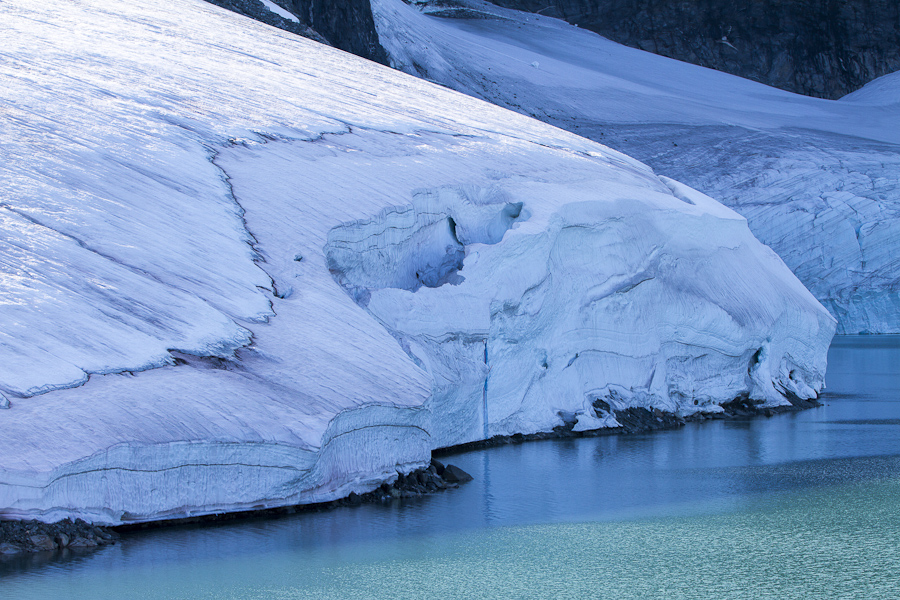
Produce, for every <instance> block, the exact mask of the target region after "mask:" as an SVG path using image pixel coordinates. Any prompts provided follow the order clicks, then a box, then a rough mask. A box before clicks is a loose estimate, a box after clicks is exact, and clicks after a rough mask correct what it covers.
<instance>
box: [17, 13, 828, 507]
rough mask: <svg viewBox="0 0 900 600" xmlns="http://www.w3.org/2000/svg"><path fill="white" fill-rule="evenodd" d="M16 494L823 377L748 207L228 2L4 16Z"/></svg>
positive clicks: (365, 470) (366, 447) (27, 497)
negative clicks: (245, 13) (268, 22)
mask: <svg viewBox="0 0 900 600" xmlns="http://www.w3.org/2000/svg"><path fill="white" fill-rule="evenodd" d="M0 25H2V28H3V30H4V32H5V36H4V39H5V42H4V44H3V47H2V48H0V55H2V57H3V60H2V61H0V81H2V85H0V90H2V91H0V94H2V97H3V102H4V107H5V108H4V113H3V114H2V116H0V119H2V123H3V128H2V129H0V139H2V148H3V161H2V163H0V189H2V196H0V219H2V223H3V226H2V228H0V235H2V237H0V246H2V253H0V281H2V283H3V288H2V295H0V408H4V410H0V516H2V517H4V518H39V519H43V520H56V519H60V518H63V517H67V516H73V517H75V516H80V517H83V518H86V519H89V520H93V521H95V522H100V523H121V522H138V521H146V520H154V519H162V518H175V517H184V516H189V515H198V514H209V513H217V512H224V511H234V510H244V509H252V508H262V507H271V506H280V505H289V504H297V503H306V502H315V501H324V500H329V499H333V498H336V497H340V496H343V495H346V494H347V493H349V492H351V491H357V492H359V491H363V490H367V489H371V488H372V487H374V486H375V485H377V484H378V483H379V482H381V481H384V480H386V479H390V478H391V477H393V476H396V472H397V471H398V470H401V471H402V470H410V469H412V468H414V467H415V466H418V465H422V464H424V463H425V462H426V461H427V460H428V458H429V454H430V451H431V450H432V449H434V448H437V447H442V446H448V445H452V444H458V443H462V442H467V441H472V440H479V439H484V438H486V437H490V436H494V435H498V434H511V433H530V432H537V431H548V430H550V429H552V428H553V427H556V426H564V425H565V426H571V427H574V428H576V429H578V430H584V429H592V428H599V427H608V426H614V425H615V419H614V418H613V417H612V416H611V415H610V414H606V413H605V412H604V411H602V410H599V409H597V408H595V401H596V400H603V401H604V402H606V404H607V405H608V406H611V407H625V406H644V407H654V408H659V409H661V410H666V411H671V412H681V413H690V412H693V411H698V410H702V411H707V412H708V411H716V410H719V408H718V406H717V405H718V404H719V403H722V402H726V401H729V400H731V399H733V398H734V397H736V396H743V395H747V396H750V397H752V398H755V399H757V400H759V401H761V402H764V403H767V404H768V405H770V406H771V405H778V404H783V403H785V402H786V398H787V397H789V396H790V395H791V394H793V395H797V396H799V397H812V396H814V395H815V394H816V392H817V391H818V390H819V389H821V387H822V385H823V376H824V371H825V356H826V350H827V347H828V344H829V342H830V339H831V336H832V334H833V332H834V321H833V319H832V318H831V317H830V316H829V315H828V313H827V311H825V309H824V308H823V307H822V306H821V305H820V304H819V303H818V302H816V300H815V299H814V298H813V296H812V295H811V294H810V293H809V292H808V291H807V290H806V289H805V288H804V287H803V286H802V285H801V284H800V282H799V281H798V280H797V279H796V278H795V277H794V276H793V275H792V274H791V272H790V271H789V270H788V268H787V267H786V266H785V265H784V263H783V262H782V261H781V260H780V259H779V258H778V257H777V256H776V255H775V253H773V252H772V251H771V250H769V249H768V248H767V247H765V246H763V245H762V244H760V243H759V242H758V241H757V240H756V239H755V238H754V237H753V235H752V234H751V232H750V229H749V228H748V227H747V222H746V221H745V219H744V218H742V217H740V216H739V215H738V214H736V213H734V212H733V211H731V210H730V209H728V208H725V207H724V206H722V205H720V204H718V203H717V202H715V201H714V200H712V199H710V198H709V197H707V196H705V195H703V194H701V193H699V192H696V191H694V190H693V189H691V188H689V187H687V186H684V185H682V184H680V183H677V182H676V181H674V180H671V179H667V178H664V177H658V176H656V175H655V174H654V173H653V172H652V171H651V170H650V169H649V168H648V167H646V166H645V165H643V164H641V163H639V162H637V161H635V160H633V159H631V158H629V157H627V156H625V155H622V154H619V153H618V152H616V151H614V150H611V149H609V148H607V147H605V146H602V145H600V144H598V143H595V142H592V141H589V140H586V139H583V138H580V137H577V136H575V135H572V134H570V133H567V132H564V131H562V130H560V129H556V128H554V127H551V126H549V125H546V124H543V123H540V122H538V121H535V120H533V119H530V118H527V117H524V116H521V115H518V114H515V113H513V112H510V111H507V110H504V109H501V108H497V107H495V106H492V105H489V104H487V103H484V102H481V101H479V100H475V99H473V98H471V97H468V96H465V95H462V94H459V93H456V92H453V91H450V90H447V89H445V88H442V87H439V86H435V85H432V84H430V83H427V82H424V81H422V80H419V79H415V78H412V77H409V76H406V75H404V74H402V73H398V72H396V71H392V70H390V69H388V68H386V67H382V66H380V65H377V64H374V63H370V62H367V61H364V60H361V59H358V58H356V57H353V56H351V55H348V54H345V53H343V52H340V51H337V50H334V49H333V48H329V47H326V46H323V45H320V44H317V43H315V42H312V41H309V40H306V39H302V38H297V37H295V36H293V35H291V34H288V33H285V32H282V31H279V30H276V29H273V28H270V27H267V26H265V25H262V24H259V23H254V22H252V21H249V20H247V19H244V18H242V17H240V16H238V15H236V14H233V13H230V12H227V11H224V10H222V9H219V8H217V7H214V6H211V5H209V4H207V3H204V2H202V1H200V0H173V1H171V2H166V3H146V2H137V1H135V0H121V1H113V0H84V1H83V2H79V3H54V4H48V3H46V2H40V1H38V0H23V1H21V2H17V3H16V4H15V5H11V6H6V7H4V10H3V12H2V14H0Z"/></svg>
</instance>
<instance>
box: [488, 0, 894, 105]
mask: <svg viewBox="0 0 900 600" xmlns="http://www.w3.org/2000/svg"><path fill="white" fill-rule="evenodd" d="M493 2H494V4H498V5H500V6H505V7H507V8H515V9H518V10H525V11H530V12H539V13H540V14H542V15H544V16H549V17H556V18H560V19H563V20H566V21H568V22H569V23H573V24H575V25H578V26H579V27H583V28H585V29H589V30H591V31H594V32H596V33H599V34H600V35H602V36H604V37H607V38H609V39H611V40H614V41H616V42H619V43H621V44H625V45H626V46H631V47H633V48H640V49H642V50H646V51H648V52H653V53H656V54H661V55H663V56H668V57H670V58H675V59H678V60H682V61H685V62H689V63H693V64H696V65H701V66H704V67H709V68H712V69H717V70H719V71H725V72H726V73H731V74H733V75H739V76H740V77H746V78H747V79H752V80H754V81H759V82H761V83H765V84H768V85H771V86H774V87H778V88H781V89H784V90H788V91H791V92H797V93H800V94H806V95H808V96H816V97H820V98H840V97H841V96H843V95H844V94H846V93H848V92H852V91H853V90H856V89H858V88H860V87H862V86H863V85H865V84H866V83H868V82H869V81H871V80H872V79H875V78H876V77H880V76H882V75H886V74H888V73H892V72H894V71H896V70H898V69H900V51H898V49H900V2H897V0H791V1H790V2H785V1H784V0H754V1H753V2H727V1H725V0H686V1H684V2H669V1H668V0H556V1H555V2H546V0H493Z"/></svg>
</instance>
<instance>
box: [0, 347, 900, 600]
mask: <svg viewBox="0 0 900 600" xmlns="http://www.w3.org/2000/svg"><path fill="white" fill-rule="evenodd" d="M827 382H828V395H827V396H826V398H825V401H826V405H825V406H823V407H821V408H818V409H814V410H810V411H805V412H802V413H797V414H786V415H779V416H776V417H772V418H770V419H765V418H757V419H753V420H750V421H715V422H707V423H703V424H690V425H688V426H687V427H685V428H683V429H680V430H677V431H670V432H658V433H654V434H648V435H635V436H614V437H604V438H592V439H591V438H588V439H581V440H554V441H545V442H533V443H527V444H522V445H515V446H503V447H498V448H492V449H488V450H484V451H479V452H471V453H466V454H460V455H456V456H453V457H445V459H444V460H447V461H449V462H453V463H455V464H458V465H460V466H461V467H463V468H464V469H466V470H467V471H469V472H470V473H472V474H473V475H474V476H475V477H476V480H475V481H474V482H472V483H470V484H467V485H465V486H463V487H461V488H460V489H458V490H453V491H450V492H446V493H442V494H438V495H436V496H432V497H427V498H422V499H416V500H407V501H395V503H394V504H393V505H389V506H374V505H369V506H361V507H357V508H346V509H339V510H333V511H328V512H320V513H306V514H301V515H295V516H292V517H283V518H280V519H275V520H253V521H243V522H239V523H232V524H226V525H220V526H213V527H209V526H207V527H196V526H195V527H180V528H168V529H163V530H157V531H151V532H148V533H143V534H138V535H134V536H130V537H129V538H128V539H126V540H125V541H124V543H122V544H120V545H117V546H113V547H108V548H103V549H101V550H99V551H97V552H94V553H90V554H85V555H81V556H76V555H70V556H69V557H68V558H64V559H61V558H56V559H54V560H50V561H47V560H46V559H42V558H41V557H29V558H27V559H18V560H13V561H4V562H0V597H2V598H16V599H23V600H24V599H28V598H97V599H100V598H217V599H218V598H221V599H232V598H234V599H238V598H420V597H436V598H454V597H460V598H464V597H471V598H479V597H503V598H543V597H558V598H570V597H571V598H576V597H578V598H580V597H594V598H617V599H618V598H667V599H668V598H715V599H719V598H773V599H775V598H778V599H783V598H866V599H868V598H876V599H877V598H885V599H888V598H891V599H893V598H897V597H900V592H898V590H900V555H898V550H900V336H878V337H845V338H837V339H836V341H835V343H834V344H833V346H832V349H831V353H830V356H829V371H828V378H827Z"/></svg>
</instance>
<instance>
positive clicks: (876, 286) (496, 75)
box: [373, 0, 900, 333]
mask: <svg viewBox="0 0 900 600" xmlns="http://www.w3.org/2000/svg"><path fill="white" fill-rule="evenodd" d="M373 10H374V12H375V16H376V26H377V28H378V32H379V36H380V39H381V41H382V44H383V45H384V46H385V48H386V49H387V50H388V52H389V53H390V55H391V59H392V61H393V62H392V64H394V65H395V66H396V67H397V68H400V69H402V70H404V71H406V72H409V73H412V74H415V75H418V76H421V77H424V78H426V79H429V80H432V81H436V82H439V83H442V84H444V85H447V86H449V87H451V88H453V89H456V90H459V91H463V92H465V93H467V94H470V95H473V96H476V97H479V98H483V99H486V100H488V101H490V102H493V103H495V104H498V105H500V106H505V107H507V108H511V109H512V110H515V111H518V112H520V113H523V114H528V115H531V116H534V117H536V118H538V119H541V120H543V121H546V122H548V123H551V124H554V125H557V126H559V127H562V128H564V129H568V130H569V131H573V132H576V133H578V134H580V135H584V136H585V137H588V138H591V139H594V140H596V141H600V142H602V143H604V144H608V145H610V146H612V147H614V148H616V149H618V150H621V151H623V152H625V153H627V154H629V155H631V156H633V157H635V158H638V159H639V160H642V161H644V162H646V163H647V164H648V165H650V166H651V167H653V169H654V170H655V171H656V172H657V173H660V174H663V175H666V176H669V177H672V178H675V179H677V180H679V181H683V182H685V183H687V184H689V185H691V186H693V187H695V188H697V189H699V190H701V191H703V192H705V193H707V194H709V195H710V196H712V197H713V198H716V199H717V200H720V201H722V202H724V203H725V204H726V205H728V206H729V207H731V208H734V209H735V210H736V211H738V212H739V213H740V214H742V215H743V216H745V217H747V219H748V220H749V223H750V228H751V230H752V231H753V233H754V234H755V235H756V236H757V237H758V238H759V239H760V240H761V241H762V242H763V243H765V244H767V245H769V246H771V247H772V248H773V249H774V250H775V251H776V252H778V254H779V255H780V256H781V257H782V258H783V259H784V261H785V262H786V263H787V265H788V266H789V267H790V268H791V269H792V271H793V272H794V273H795V274H796V275H797V276H798V277H799V278H800V280H801V281H802V282H803V283H804V284H805V285H806V286H807V287H808V288H809V289H810V290H811V291H812V292H813V293H814V294H815V296H816V297H817V298H818V299H819V300H820V301H821V302H822V303H823V304H824V305H825V306H826V307H828V309H829V310H830V311H831V313H832V314H833V315H834V316H836V317H837V319H838V321H839V327H838V331H839V332H842V333H857V332H873V333H875V332H882V333H897V332H900V220H898V219H897V218H896V216H897V214H898V212H900V152H898V150H900V110H898V109H897V103H898V102H900V91H898V86H897V84H896V81H897V74H894V75H888V76H885V77H883V78H881V79H879V80H876V81H873V82H872V83H870V84H869V85H867V86H866V87H865V88H863V89H861V90H859V91H857V92H855V93H853V94H850V95H848V96H847V97H846V98H844V99H842V100H840V101H830V100H820V99H814V98H808V97H804V96H797V95H794V94H790V93H787V92H783V91H780V90H777V89H774V88H770V87H766V86H764V85H761V84H757V83H754V82H750V81H747V80H743V79H740V78H738V77H734V76H731V75H726V74H723V73H720V72H717V71H711V70H708V69H704V68H701V67H697V66H693V65H688V64H685V63H681V62H678V61H674V60H670V59H666V58H662V57H659V56H655V55H652V54H648V53H646V52H642V51H639V50H635V49H631V48H626V47H624V46H620V45H618V44H615V43H613V42H610V41H609V40H606V39H604V38H602V37H600V36H597V35H595V34H592V33H590V32H588V31H582V30H580V29H578V28H577V27H573V26H571V25H568V24H566V23H564V22H562V21H558V20H555V19H549V18H545V17H541V16H539V15H534V14H530V13H520V12H516V11H511V10H506V9H502V8H499V7H496V6H494V5H492V4H488V3H485V2H481V1H480V0H460V1H459V2H452V3H448V2H444V1H440V2H433V3H431V2H418V3H414V4H412V5H407V4H405V3H404V2H402V1H401V0H373ZM446 17H457V18H446Z"/></svg>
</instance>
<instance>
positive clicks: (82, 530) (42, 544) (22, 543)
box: [0, 519, 120, 557]
mask: <svg viewBox="0 0 900 600" xmlns="http://www.w3.org/2000/svg"><path fill="white" fill-rule="evenodd" d="M119 537H120V536H119V534H118V533H117V532H116V531H115V530H114V529H112V528H110V527H99V526H96V525H91V524H90V523H86V522H85V521H82V520H81V519H76V520H75V521H72V520H70V519H65V520H63V521H58V522H56V523H42V522H40V521H34V520H32V521H0V557H3V556H11V555H16V554H21V553H23V552H56V551H59V550H64V549H69V548H71V549H80V550H84V549H90V548H97V547H99V546H108V545H111V544H115V543H116V542H117V541H118V540H119Z"/></svg>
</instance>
